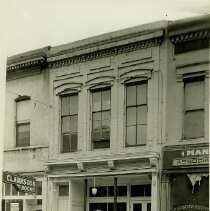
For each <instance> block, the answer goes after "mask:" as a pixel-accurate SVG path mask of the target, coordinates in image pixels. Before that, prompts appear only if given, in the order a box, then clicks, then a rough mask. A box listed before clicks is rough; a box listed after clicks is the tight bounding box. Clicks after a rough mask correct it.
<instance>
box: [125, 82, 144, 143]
mask: <svg viewBox="0 0 210 211" xmlns="http://www.w3.org/2000/svg"><path fill="white" fill-rule="evenodd" d="M146 131H147V81H142V82H141V83H139V84H132V85H127V87H126V146H136V145H146V137H147V136H146Z"/></svg>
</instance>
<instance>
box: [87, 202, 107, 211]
mask: <svg viewBox="0 0 210 211" xmlns="http://www.w3.org/2000/svg"><path fill="white" fill-rule="evenodd" d="M99 210H100V211H107V203H90V204H89V211H99Z"/></svg>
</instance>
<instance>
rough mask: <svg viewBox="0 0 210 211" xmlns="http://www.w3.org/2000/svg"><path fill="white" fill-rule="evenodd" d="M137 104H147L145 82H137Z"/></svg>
mask: <svg viewBox="0 0 210 211" xmlns="http://www.w3.org/2000/svg"><path fill="white" fill-rule="evenodd" d="M137 104H138V105H142V104H147V84H146V83H144V84H139V85H138V86H137Z"/></svg>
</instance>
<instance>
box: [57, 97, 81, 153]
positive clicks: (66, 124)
mask: <svg viewBox="0 0 210 211" xmlns="http://www.w3.org/2000/svg"><path fill="white" fill-rule="evenodd" d="M61 124H62V129H61V133H62V144H61V152H62V153H64V152H76V151H77V141H78V140H77V139H78V137H77V136H78V94H76V95H70V96H63V97H62V98H61Z"/></svg>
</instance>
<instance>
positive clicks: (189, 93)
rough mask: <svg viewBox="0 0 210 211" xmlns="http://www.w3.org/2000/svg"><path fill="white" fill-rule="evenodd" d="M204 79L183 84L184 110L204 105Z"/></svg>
mask: <svg viewBox="0 0 210 211" xmlns="http://www.w3.org/2000/svg"><path fill="white" fill-rule="evenodd" d="M204 93H205V91H204V81H196V82H193V83H186V84H185V110H189V109H199V108H203V107H204Z"/></svg>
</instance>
